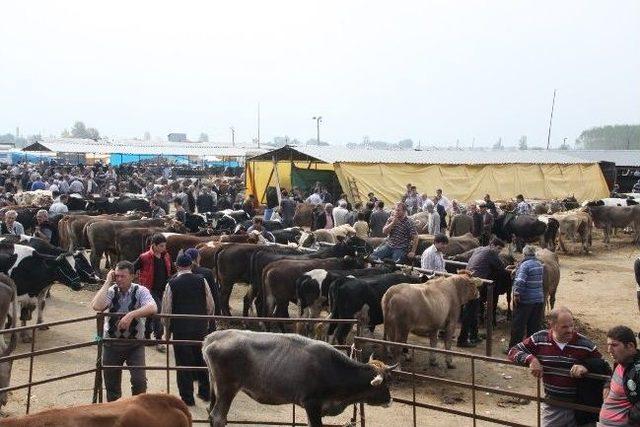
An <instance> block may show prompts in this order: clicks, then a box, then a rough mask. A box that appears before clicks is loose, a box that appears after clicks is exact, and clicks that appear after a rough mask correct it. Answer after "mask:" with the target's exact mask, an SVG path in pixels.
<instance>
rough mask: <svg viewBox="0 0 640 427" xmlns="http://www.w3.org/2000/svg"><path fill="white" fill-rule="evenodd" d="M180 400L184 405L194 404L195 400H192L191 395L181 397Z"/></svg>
mask: <svg viewBox="0 0 640 427" xmlns="http://www.w3.org/2000/svg"><path fill="white" fill-rule="evenodd" d="M182 401H183V402H184V404H185V405H187V406H196V401H195V400H194V398H193V397H191V398H187V399H185V398H184V397H183V398H182Z"/></svg>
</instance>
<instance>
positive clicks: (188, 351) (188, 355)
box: [173, 334, 209, 402]
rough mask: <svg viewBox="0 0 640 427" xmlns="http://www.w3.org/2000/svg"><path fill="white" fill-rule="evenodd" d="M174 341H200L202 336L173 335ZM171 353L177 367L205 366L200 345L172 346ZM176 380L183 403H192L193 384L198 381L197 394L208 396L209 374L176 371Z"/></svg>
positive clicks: (205, 372)
mask: <svg viewBox="0 0 640 427" xmlns="http://www.w3.org/2000/svg"><path fill="white" fill-rule="evenodd" d="M173 339H176V340H202V339H204V337H203V336H194V335H193V334H190V335H181V334H180V335H178V336H176V334H174V335H173ZM173 352H174V355H175V358H176V365H177V366H203V367H204V366H206V365H205V363H204V359H203V357H202V346H201V345H186V344H182V345H181V344H174V346H173ZM176 380H177V383H178V390H179V392H180V397H181V398H182V400H183V401H185V402H191V401H193V382H194V381H198V394H200V395H203V396H208V395H209V373H208V372H207V371H206V370H202V371H176Z"/></svg>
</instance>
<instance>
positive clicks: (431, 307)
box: [0, 197, 640, 425]
mask: <svg viewBox="0 0 640 427" xmlns="http://www.w3.org/2000/svg"><path fill="white" fill-rule="evenodd" d="M45 207H46V206H45ZM40 208H42V206H17V207H16V206H14V207H7V208H2V209H0V219H1V218H2V215H4V213H5V212H6V211H7V210H8V209H15V210H16V211H17V212H18V221H20V222H22V223H23V225H24V226H25V229H26V230H29V229H30V228H32V227H33V225H34V222H33V218H34V216H35V213H36V212H37V210H38V209H40ZM69 209H70V212H69V213H68V214H65V215H58V216H54V217H52V218H51V223H52V225H53V226H54V227H56V228H57V235H58V236H59V246H53V245H51V244H50V243H48V242H45V241H43V240H41V239H38V238H36V237H30V236H26V235H24V236H2V237H0V273H2V275H0V319H10V321H9V322H8V325H7V326H11V325H15V324H16V321H17V319H16V316H17V313H18V311H19V313H20V320H21V322H22V324H23V325H25V324H26V321H27V320H29V319H30V318H31V316H32V312H33V311H34V310H36V311H37V323H42V322H43V310H44V305H45V297H46V295H47V293H48V290H49V288H50V287H51V286H52V285H53V283H54V282H59V283H61V284H63V285H66V286H68V287H70V288H71V289H74V290H78V289H82V287H83V283H97V282H99V280H100V276H101V272H102V270H101V262H102V261H103V258H106V265H107V266H109V265H114V263H115V262H116V261H119V260H123V259H126V260H130V261H133V260H135V259H136V258H137V256H138V255H139V254H140V253H141V252H143V251H144V250H146V248H147V247H148V240H149V238H150V237H151V236H152V235H153V234H155V233H164V234H165V236H166V237H167V250H168V252H169V253H170V256H171V258H172V259H173V260H174V261H175V259H176V257H177V256H178V254H179V252H180V251H181V250H184V249H187V248H190V247H197V248H198V249H199V250H200V253H201V256H202V257H201V258H202V260H201V265H203V266H205V267H208V268H211V269H212V270H213V271H214V272H215V277H216V280H217V282H218V286H219V288H220V295H221V298H220V299H221V307H220V309H221V312H222V314H223V315H231V308H230V297H231V293H232V290H233V287H234V285H235V284H238V283H245V284H248V285H249V286H248V287H247V289H248V290H247V292H246V294H245V296H244V304H243V315H245V316H248V315H249V314H250V312H252V311H254V312H255V314H256V315H258V316H260V317H289V304H290V303H294V304H296V305H297V307H298V308H299V315H300V316H303V317H308V318H316V317H319V316H320V314H321V312H322V310H326V311H327V312H328V313H330V314H329V317H330V318H331V319H353V318H359V319H361V320H362V321H363V322H365V324H366V326H368V328H369V329H370V330H371V331H373V330H374V329H375V327H376V326H378V325H381V324H384V333H385V337H386V338H388V339H390V340H393V341H399V342H406V340H407V337H408V334H409V332H412V331H413V332H419V333H420V334H426V335H427V336H429V337H430V338H431V343H432V345H435V343H436V337H437V332H438V331H440V330H442V331H444V332H445V333H444V338H445V347H446V348H450V347H451V339H452V336H453V334H454V332H455V326H456V324H457V319H458V317H459V313H460V307H461V306H462V305H463V304H464V303H465V302H467V301H469V300H470V299H474V298H477V297H478V296H480V298H485V299H486V292H484V288H485V285H484V284H482V283H480V282H479V281H478V280H477V279H475V278H472V277H470V276H469V275H467V274H465V273H464V272H462V273H460V274H452V275H451V276H448V277H439V278H433V277H432V276H427V275H426V274H421V273H417V272H416V271H415V270H411V271H408V270H406V269H405V270H401V269H400V268H399V267H398V266H396V265H394V264H385V263H382V264H380V265H377V266H375V267H370V266H369V264H368V261H369V260H368V255H370V254H371V252H372V251H373V249H374V248H375V247H376V246H377V245H379V244H380V243H381V242H382V239H379V238H365V239H362V238H359V237H356V236H355V232H354V230H353V228H351V227H350V226H349V225H344V226H340V227H337V228H334V229H332V230H316V231H313V232H310V231H308V228H307V227H308V226H309V225H310V221H311V212H312V209H313V206H311V205H308V204H304V203H303V204H299V205H298V207H297V212H296V216H295V217H294V222H295V224H296V226H295V227H292V228H287V229H284V228H283V227H282V225H281V223H280V222H278V221H265V223H264V225H265V228H266V229H267V230H269V231H270V232H271V233H272V234H273V235H274V237H275V238H276V241H277V244H260V243H265V242H264V239H262V238H261V236H260V235H258V234H255V233H253V234H252V233H246V232H245V230H246V229H247V228H248V227H249V226H250V225H251V218H249V216H248V215H247V214H246V213H245V212H244V211H233V210H226V211H220V212H210V213H206V214H189V215H188V217H187V221H186V223H184V224H183V223H179V222H177V221H176V220H175V219H173V218H172V217H170V216H167V217H165V218H158V219H148V218H146V216H147V215H148V214H149V212H150V207H149V203H148V201H147V200H145V199H142V198H139V197H121V198H116V199H105V200H98V201H96V200H91V201H89V200H84V199H81V198H72V202H70V206H69ZM417 215H420V214H417ZM414 219H415V220H416V222H417V223H418V224H420V221H419V218H417V217H416V218H414ZM594 226H595V227H598V228H604V230H605V233H604V235H605V242H608V241H609V238H610V235H611V232H612V230H613V229H615V228H618V229H625V228H627V227H632V228H633V232H634V242H635V243H636V244H639V243H640V205H638V204H637V202H636V200H635V199H633V198H619V199H603V200H599V201H593V202H589V203H586V204H585V205H584V206H581V207H577V208H574V209H571V210H564V211H561V212H555V213H552V212H549V211H548V209H547V211H546V213H541V214H539V215H535V216H534V215H531V216H515V215H512V214H510V213H508V212H507V213H503V214H501V215H499V216H498V217H497V218H496V221H495V223H494V230H493V231H494V234H495V235H497V236H498V237H501V238H503V239H504V240H507V241H515V242H518V241H519V242H537V243H539V244H540V246H541V248H540V249H539V250H538V253H537V256H538V258H540V259H541V260H542V261H543V262H544V264H545V267H546V268H545V277H544V288H545V298H546V300H547V302H548V303H549V305H550V306H551V307H553V304H554V302H555V294H556V291H557V287H558V283H559V280H560V268H559V261H558V257H557V255H556V254H555V253H554V251H555V248H556V243H558V244H559V246H560V248H561V249H562V250H564V251H567V242H573V243H577V242H579V243H580V245H581V248H582V250H583V251H584V252H588V251H589V247H590V245H591V240H592V238H591V233H592V228H593V227H594ZM432 242H433V236H429V235H422V234H421V235H420V240H419V247H418V253H421V252H422V251H423V250H424V249H425V248H426V247H428V246H429V245H430V244H432ZM479 245H480V243H479V241H478V239H477V238H476V237H474V236H473V235H471V234H466V235H463V236H456V237H452V238H450V243H449V245H448V246H447V250H446V256H447V258H448V259H450V260H453V261H459V262H466V261H468V259H469V258H470V257H471V255H472V253H473V251H474V249H475V248H477V247H479ZM86 251H90V257H89V259H87V257H86ZM517 257H518V256H517V254H516V253H515V252H513V251H511V250H505V251H503V253H502V254H501V258H502V259H503V263H504V267H505V268H506V267H507V266H509V265H512V264H514V263H516V262H517ZM367 267H368V268H367ZM458 268H459V267H458V266H457V265H455V264H450V265H448V269H449V270H450V273H457V269H458ZM510 291H511V283H510V281H505V282H504V283H495V291H494V299H495V301H494V304H493V307H494V308H495V307H496V304H495V302H497V299H498V297H499V295H501V294H506V295H507V298H508V300H509V299H510V298H509V297H510ZM12 301H15V302H16V304H11V302H12ZM17 307H18V308H19V310H18V308H17ZM494 315H495V313H494ZM325 329H326V330H325ZM350 330H351V325H348V324H335V323H332V324H330V325H329V327H328V329H327V328H323V327H321V326H319V325H316V327H315V328H314V327H313V326H311V325H310V326H306V327H301V328H300V330H299V331H298V332H301V333H306V334H312V333H315V336H316V338H322V339H324V340H326V341H330V340H331V341H333V342H338V343H341V344H342V343H345V342H346V339H347V337H348V335H349V333H350ZM236 333H237V332H236ZM230 334H231V333H230ZM248 334H249V333H248ZM214 335H216V334H214ZM276 335H277V334H276ZM248 336H250V337H253V335H250V334H249V335H248ZM274 336H275V335H274ZM277 336H278V337H279V338H278V339H275V338H274V342H281V341H282V340H284V339H285V338H283V337H285V336H284V335H277ZM22 339H23V340H24V341H28V339H29V334H26V333H25V334H23V336H22ZM216 339H219V340H241V341H242V337H238V336H235V335H233V334H231V335H229V336H226V335H223V333H222V332H220V333H218V335H217V336H216ZM296 339H298V338H295V339H294V341H295V340H296ZM299 339H300V340H303V338H299ZM255 340H258V341H259V338H255ZM16 341H17V336H16V334H15V333H14V334H11V338H10V340H9V342H8V343H6V342H5V341H4V340H2V342H1V344H0V355H7V354H9V353H10V352H11V351H12V350H13V349H14V348H15V346H16ZM243 342H244V341H243ZM249 342H251V340H249ZM300 342H303V343H306V344H305V345H310V344H309V342H307V341H300ZM208 344H211V347H210V348H209V347H207V345H208ZM287 345H289V346H290V347H291V346H293V347H295V346H296V345H301V344H300V343H299V342H297V341H295V342H291V343H288V344H287ZM314 345H318V346H323V344H320V343H318V344H314ZM256 346H257V347H260V346H259V345H257V344H256ZM321 348H325V347H321ZM326 348H331V347H330V346H326ZM204 349H205V354H209V353H211V354H213V353H214V352H215V351H216V350H215V346H213V344H212V343H207V342H205V346H204ZM318 351H320V350H318ZM327 351H328V350H327ZM276 353H277V352H276ZM227 356H228V357H229V360H237V361H238V363H240V362H241V359H240V358H239V357H235V356H234V355H226V356H224V357H227ZM396 356H397V355H396ZM246 357H255V358H256V363H258V361H257V360H258V359H260V355H259V354H258V355H252V354H251V353H249V354H248V355H246ZM273 357H275V356H273ZM327 357H331V358H335V357H337V356H335V355H329V356H327ZM209 359H210V360H208V361H207V362H208V364H209V368H210V369H214V370H215V369H216V363H217V362H216V358H215V357H211V358H209ZM260 360H261V361H260V362H259V363H262V364H264V363H267V362H266V361H267V360H268V358H267V359H265V358H262V359H260ZM347 360H348V359H347ZM430 361H431V363H435V359H434V358H433V356H432V357H431V359H430ZM234 363H235V362H234ZM336 363H337V362H336ZM340 363H342V362H340ZM344 363H346V362H344ZM446 363H447V366H448V367H453V364H452V361H451V358H450V357H447V359H446ZM5 365H6V364H0V387H3V386H6V385H7V384H8V372H6V366H5ZM252 366H253V365H252ZM354 366H355V365H354ZM369 366H370V367H369V368H367V369H368V371H367V372H368V373H367V375H366V376H367V377H369V376H371V375H372V374H371V372H374V371H375V372H377V374H376V376H375V377H374V378H373V379H371V378H369V380H370V381H369V382H370V383H371V385H374V381H373V380H374V379H375V382H376V383H378V384H376V385H379V384H380V383H382V381H383V377H384V376H383V375H382V374H384V372H385V369H386V367H384V365H377V364H376V363H373V364H370V365H369ZM380 366H382V367H380ZM8 369H9V372H10V364H9V368H8ZM345 369H346V368H345ZM354 369H355V368H354ZM358 369H360V368H358ZM372 369H373V371H372ZM231 371H233V370H228V369H227V370H226V372H231ZM267 371H268V370H267ZM238 372H240V371H238ZM224 375H228V373H227V374H224ZM224 375H222V377H223V378H224ZM378 375H381V376H380V380H378ZM249 377H251V376H250V375H248V376H244V377H243V378H244V379H243V380H242V381H240V379H238V381H235V379H234V381H235V382H234V384H236V385H237V386H238V387H240V389H243V390H245V391H250V392H251V393H249V394H250V395H252V396H253V395H255V396H264V397H263V398H264V399H266V400H267V401H268V400H269V395H270V393H269V391H267V390H263V389H260V387H262V385H260V384H244V383H243V381H248V380H247V378H249ZM300 381H303V382H305V381H306V382H308V381H309V379H308V378H301V379H300ZM268 383H269V382H268V381H264V380H261V384H268ZM219 387H223V385H219ZM309 387H311V385H309ZM237 391H238V389H236V390H229V391H228V394H229V395H234V394H235V393H237ZM252 393H253V394H252ZM386 393H387V395H384V393H383V395H384V396H377V395H376V396H373V395H368V397H371V399H373V401H380V402H382V401H383V400H384V399H385V398H386V397H385V396H388V389H387V390H386ZM258 400H259V399H258ZM361 400H362V399H361ZM364 400H367V399H364ZM290 401H291V400H289V402H290ZM339 401H340V402H341V403H340V404H339V405H338V407H336V408H331V407H328V406H326V405H329V406H330V403H327V402H314V403H313V404H311V403H309V402H307V403H304V402H302V403H300V402H296V403H300V404H301V405H302V406H304V407H305V408H306V409H307V412H308V414H309V417H310V420H312V419H315V420H317V419H318V417H319V416H321V414H330V413H333V412H335V411H338V410H340V411H341V409H340V408H342V409H344V406H342V403H344V401H345V400H344V399H342V400H339ZM5 402H6V396H0V404H4V403H5ZM267 403H269V402H267ZM276 403H278V402H276ZM303 403H304V404H303ZM333 404H337V403H335V402H334V403H333ZM318 405H320V407H318ZM323 405H325V406H323ZM226 411H228V407H227V408H226ZM226 411H225V408H224V405H223V404H222V406H220V407H219V408H218V412H217V416H218V418H220V419H221V420H224V419H225V418H226ZM220 425H223V424H220ZM318 425H320V424H318Z"/></svg>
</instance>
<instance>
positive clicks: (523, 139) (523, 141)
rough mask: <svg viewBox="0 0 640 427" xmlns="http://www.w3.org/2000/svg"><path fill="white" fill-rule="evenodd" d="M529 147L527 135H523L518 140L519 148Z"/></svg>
mask: <svg viewBox="0 0 640 427" xmlns="http://www.w3.org/2000/svg"><path fill="white" fill-rule="evenodd" d="M527 148H528V147H527V135H522V136H521V137H520V139H519V140H518V149H519V150H526V149H527Z"/></svg>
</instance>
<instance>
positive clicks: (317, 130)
mask: <svg viewBox="0 0 640 427" xmlns="http://www.w3.org/2000/svg"><path fill="white" fill-rule="evenodd" d="M311 119H312V120H315V121H316V141H317V142H318V145H320V122H321V121H322V116H317V117H315V116H314V117H312V118H311Z"/></svg>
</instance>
